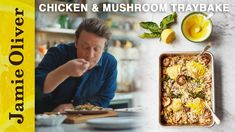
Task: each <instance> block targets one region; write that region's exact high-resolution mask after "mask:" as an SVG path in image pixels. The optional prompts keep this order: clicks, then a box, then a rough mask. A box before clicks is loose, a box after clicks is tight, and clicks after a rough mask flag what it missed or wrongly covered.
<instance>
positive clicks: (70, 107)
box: [53, 104, 74, 112]
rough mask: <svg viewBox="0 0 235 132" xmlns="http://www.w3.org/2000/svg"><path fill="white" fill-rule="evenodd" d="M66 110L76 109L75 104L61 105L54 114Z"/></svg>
mask: <svg viewBox="0 0 235 132" xmlns="http://www.w3.org/2000/svg"><path fill="white" fill-rule="evenodd" d="M65 109H74V106H73V104H61V105H59V106H57V107H56V108H55V109H54V110H53V112H65Z"/></svg>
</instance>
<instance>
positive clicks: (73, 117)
mask: <svg viewBox="0 0 235 132" xmlns="http://www.w3.org/2000/svg"><path fill="white" fill-rule="evenodd" d="M66 115H67V118H66V119H65V121H64V123H70V124H78V123H84V122H86V121H87V120H88V119H94V118H103V117H115V116H118V113H117V112H115V111H108V112H107V113H105V114H96V115H79V114H66Z"/></svg>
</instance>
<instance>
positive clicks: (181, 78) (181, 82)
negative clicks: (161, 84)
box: [176, 75, 187, 86]
mask: <svg viewBox="0 0 235 132" xmlns="http://www.w3.org/2000/svg"><path fill="white" fill-rule="evenodd" d="M176 82H177V83H178V84H179V85H180V86H182V85H184V84H185V83H186V82H187V79H186V77H185V76H184V75H179V76H177V79H176Z"/></svg>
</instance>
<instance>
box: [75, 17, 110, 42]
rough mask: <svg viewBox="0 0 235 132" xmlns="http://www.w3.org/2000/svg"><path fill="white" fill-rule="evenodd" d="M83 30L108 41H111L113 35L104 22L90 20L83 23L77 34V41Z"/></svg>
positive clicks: (96, 19)
mask: <svg viewBox="0 0 235 132" xmlns="http://www.w3.org/2000/svg"><path fill="white" fill-rule="evenodd" d="M83 30H85V31H87V32H90V33H94V34H96V35H97V36H99V37H103V38H106V39H107V41H108V40H109V39H110V37H111V35H112V33H111V31H110V28H109V27H108V26H107V25H105V23H104V21H103V20H101V19H98V18H88V19H84V20H83V21H82V23H81V24H80V25H79V26H78V28H77V30H76V32H75V35H76V41H77V39H78V37H79V35H80V34H81V32H82V31H83Z"/></svg>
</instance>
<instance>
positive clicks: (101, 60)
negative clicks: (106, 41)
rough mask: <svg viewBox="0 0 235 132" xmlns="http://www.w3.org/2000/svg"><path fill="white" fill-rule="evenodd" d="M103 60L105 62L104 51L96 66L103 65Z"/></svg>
mask: <svg viewBox="0 0 235 132" xmlns="http://www.w3.org/2000/svg"><path fill="white" fill-rule="evenodd" d="M102 62H103V53H102V55H101V57H100V60H99V61H98V63H97V65H96V66H102Z"/></svg>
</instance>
